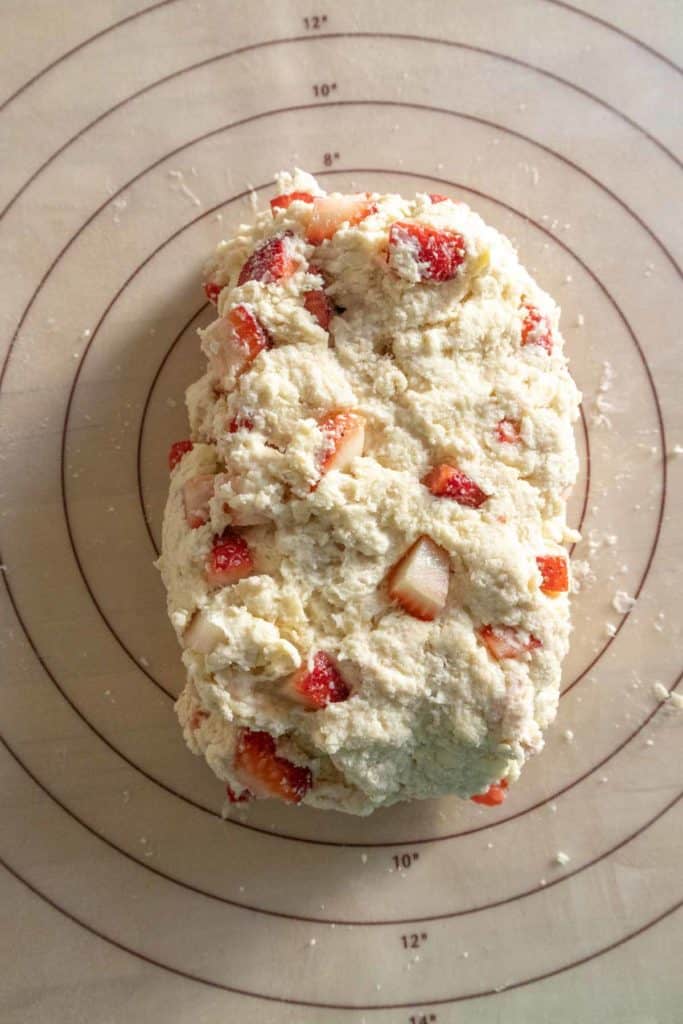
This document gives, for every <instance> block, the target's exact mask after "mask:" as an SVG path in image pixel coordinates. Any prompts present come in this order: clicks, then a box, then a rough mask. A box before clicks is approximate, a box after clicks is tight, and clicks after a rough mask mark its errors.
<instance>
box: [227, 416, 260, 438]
mask: <svg viewBox="0 0 683 1024" xmlns="http://www.w3.org/2000/svg"><path fill="white" fill-rule="evenodd" d="M253 429H254V421H253V420H252V419H251V417H250V416H245V415H244V414H242V413H241V414H239V415H237V416H233V418H232V419H231V420H230V423H229V424H228V432H229V433H230V434H236V433H237V431H238V430H253Z"/></svg>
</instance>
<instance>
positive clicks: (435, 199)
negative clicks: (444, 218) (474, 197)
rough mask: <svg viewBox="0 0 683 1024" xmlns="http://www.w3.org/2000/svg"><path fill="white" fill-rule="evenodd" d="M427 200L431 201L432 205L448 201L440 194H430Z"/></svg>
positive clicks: (446, 197)
mask: <svg viewBox="0 0 683 1024" xmlns="http://www.w3.org/2000/svg"><path fill="white" fill-rule="evenodd" d="M429 198H430V199H431V201H432V203H445V202H447V201H448V199H449V197H448V196H442V195H441V193H440V192H430V193H429Z"/></svg>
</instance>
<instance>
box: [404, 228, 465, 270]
mask: <svg viewBox="0 0 683 1024" xmlns="http://www.w3.org/2000/svg"><path fill="white" fill-rule="evenodd" d="M406 251H407V252H408V253H409V255H410V257H411V260H412V262H413V264H414V265H415V266H416V268H417V273H418V280H420V281H437V282H443V281H450V280H452V278H454V277H455V276H456V274H457V273H458V270H459V269H460V267H461V266H462V264H463V263H464V262H465V258H466V256H467V248H466V246H465V239H464V238H463V237H462V235H459V234H458V233H457V232H455V231H441V230H439V229H438V228H433V227H431V226H430V225H429V224H418V223H417V222H415V221H407V220H404V221H401V220H397V221H395V222H394V223H393V224H392V225H391V228H390V230H389V250H388V253H387V261H388V263H389V265H390V266H391V267H392V268H393V269H394V270H395V271H396V273H397V274H399V276H401V277H409V279H410V280H412V279H413V278H412V276H410V275H409V273H408V271H407V270H406V267H405V260H404V258H401V257H402V256H404V254H405V252H406Z"/></svg>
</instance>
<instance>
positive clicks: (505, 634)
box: [477, 626, 543, 661]
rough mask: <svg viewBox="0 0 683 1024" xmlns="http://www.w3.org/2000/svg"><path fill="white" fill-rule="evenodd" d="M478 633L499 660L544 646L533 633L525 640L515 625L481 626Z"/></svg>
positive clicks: (517, 656)
mask: <svg viewBox="0 0 683 1024" xmlns="http://www.w3.org/2000/svg"><path fill="white" fill-rule="evenodd" d="M477 635H478V636H479V639H480V640H481V641H482V643H483V644H484V645H485V646H486V648H487V650H488V652H489V654H491V655H492V657H494V658H495V659H496V660H497V661H501V660H502V659H503V658H519V657H520V656H521V655H522V654H524V653H525V652H527V651H533V650H535V649H536V648H537V647H542V646H543V644H542V643H541V641H540V640H539V639H538V638H537V637H535V636H534V635H533V633H530V634H529V636H528V639H526V640H523V639H522V637H521V636H520V633H519V631H518V630H516V629H515V628H514V627H513V626H481V627H480V628H479V629H478V630H477Z"/></svg>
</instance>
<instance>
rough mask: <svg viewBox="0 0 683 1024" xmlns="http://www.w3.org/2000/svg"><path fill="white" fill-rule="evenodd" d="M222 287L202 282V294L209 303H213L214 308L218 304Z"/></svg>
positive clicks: (213, 282)
mask: <svg viewBox="0 0 683 1024" xmlns="http://www.w3.org/2000/svg"><path fill="white" fill-rule="evenodd" d="M223 287H224V286H223V285H222V284H217V283H216V281H205V282H204V293H205V294H206V297H207V299H208V300H209V302H213V304H214V306H215V305H216V303H217V302H218V296H219V295H220V293H221V292H222V291H223Z"/></svg>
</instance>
